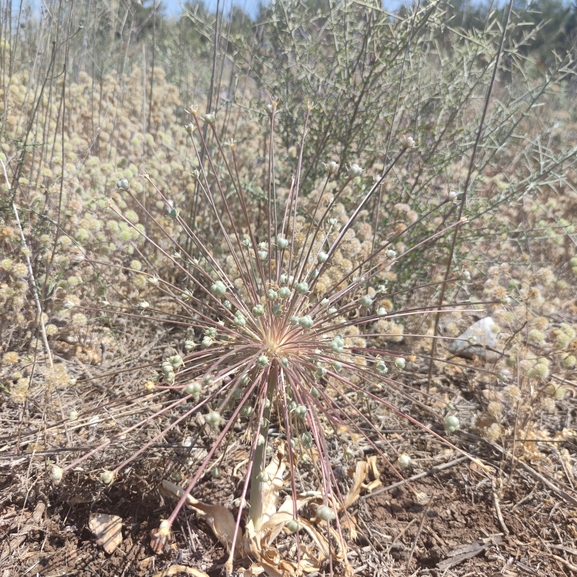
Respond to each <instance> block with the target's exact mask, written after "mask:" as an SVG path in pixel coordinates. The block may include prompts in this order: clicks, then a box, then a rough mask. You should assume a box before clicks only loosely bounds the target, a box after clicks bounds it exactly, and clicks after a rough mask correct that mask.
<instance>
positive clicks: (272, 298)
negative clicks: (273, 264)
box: [266, 289, 278, 301]
mask: <svg viewBox="0 0 577 577" xmlns="http://www.w3.org/2000/svg"><path fill="white" fill-rule="evenodd" d="M266 298H267V299H268V300H269V301H276V299H278V293H277V292H276V291H275V290H273V289H268V290H267V291H266Z"/></svg>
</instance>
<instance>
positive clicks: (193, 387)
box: [184, 381, 202, 397]
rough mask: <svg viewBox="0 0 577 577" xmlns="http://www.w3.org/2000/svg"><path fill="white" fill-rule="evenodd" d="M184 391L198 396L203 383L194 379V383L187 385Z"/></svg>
mask: <svg viewBox="0 0 577 577" xmlns="http://www.w3.org/2000/svg"><path fill="white" fill-rule="evenodd" d="M184 392H185V393H186V394H187V395H193V396H195V397H198V396H199V395H200V393H201V392H202V385H201V384H200V383H199V382H198V381H193V382H192V383H189V384H188V385H186V388H185V389H184Z"/></svg>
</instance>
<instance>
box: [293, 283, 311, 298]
mask: <svg viewBox="0 0 577 577" xmlns="http://www.w3.org/2000/svg"><path fill="white" fill-rule="evenodd" d="M295 288H296V291H297V292H298V293H299V294H301V295H304V294H306V293H308V292H309V285H308V283H307V282H305V281H303V282H298V283H297V284H296V285H295Z"/></svg>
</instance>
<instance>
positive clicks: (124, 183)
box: [116, 178, 128, 190]
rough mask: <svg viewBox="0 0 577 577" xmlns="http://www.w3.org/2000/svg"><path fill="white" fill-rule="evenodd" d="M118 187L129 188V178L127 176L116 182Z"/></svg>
mask: <svg viewBox="0 0 577 577" xmlns="http://www.w3.org/2000/svg"><path fill="white" fill-rule="evenodd" d="M116 188H119V189H120V190H128V180H126V178H121V179H120V180H119V181H118V182H117V183H116Z"/></svg>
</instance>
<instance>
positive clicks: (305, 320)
mask: <svg viewBox="0 0 577 577" xmlns="http://www.w3.org/2000/svg"><path fill="white" fill-rule="evenodd" d="M313 324H314V321H313V319H312V317H311V316H310V315H305V316H304V317H301V318H300V319H299V325H300V326H301V327H303V329H310V328H312V326H313Z"/></svg>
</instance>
